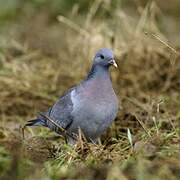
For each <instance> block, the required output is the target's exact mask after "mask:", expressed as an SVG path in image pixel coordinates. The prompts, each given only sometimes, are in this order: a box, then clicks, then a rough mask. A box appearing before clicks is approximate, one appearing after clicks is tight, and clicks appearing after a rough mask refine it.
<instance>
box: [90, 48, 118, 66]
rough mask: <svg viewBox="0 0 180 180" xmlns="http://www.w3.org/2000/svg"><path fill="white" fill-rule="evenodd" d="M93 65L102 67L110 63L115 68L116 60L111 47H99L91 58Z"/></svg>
mask: <svg viewBox="0 0 180 180" xmlns="http://www.w3.org/2000/svg"><path fill="white" fill-rule="evenodd" d="M93 64H94V65H100V66H104V67H110V66H111V65H113V66H115V67H116V68H117V64H116V61H115V59H114V54H113V52H112V50H111V49H108V48H103V49H100V50H99V51H98V52H97V53H96V55H95V57H94V60H93Z"/></svg>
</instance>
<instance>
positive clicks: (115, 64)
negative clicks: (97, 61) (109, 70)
mask: <svg viewBox="0 0 180 180" xmlns="http://www.w3.org/2000/svg"><path fill="white" fill-rule="evenodd" d="M109 64H111V65H113V66H114V67H116V68H117V67H118V65H117V63H116V61H115V60H114V59H111V60H110V61H109Z"/></svg>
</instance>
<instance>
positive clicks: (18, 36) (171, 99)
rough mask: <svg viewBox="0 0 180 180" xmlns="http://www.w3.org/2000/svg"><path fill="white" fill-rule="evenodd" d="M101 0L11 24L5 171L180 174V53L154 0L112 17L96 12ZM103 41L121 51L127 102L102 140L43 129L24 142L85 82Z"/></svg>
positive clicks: (1, 67) (1, 96) (1, 81)
mask: <svg viewBox="0 0 180 180" xmlns="http://www.w3.org/2000/svg"><path fill="white" fill-rule="evenodd" d="M107 2H108V1H107ZM101 3H102V1H101V0H97V1H95V2H94V4H93V5H92V6H91V8H90V10H89V12H88V13H87V15H86V17H84V16H81V17H77V14H76V13H77V12H76V11H75V10H74V11H72V14H70V15H69V18H67V17H64V16H58V20H59V22H58V21H56V22H54V21H53V22H50V20H52V19H51V16H49V15H48V13H47V11H46V10H45V11H42V12H38V13H37V12H36V13H33V14H29V13H25V14H24V16H23V17H19V18H18V23H17V22H15V23H14V24H13V23H11V25H9V26H7V27H5V28H4V29H5V31H4V32H3V33H2V35H1V37H0V39H1V44H0V92H1V93H0V100H1V104H0V110H1V113H0V115H1V120H0V144H1V145H0V173H1V174H2V178H4V179H8V178H9V179H12V177H13V178H16V179H94V178H95V179H105V178H106V179H110V180H111V179H122V180H126V179H179V178H180V174H179V172H180V166H179V160H180V155H179V149H180V147H179V142H180V138H179V130H180V129H179V125H180V110H179V109H180V94H179V92H180V79H179V76H180V56H179V51H180V50H179V49H178V47H176V46H175V47H173V46H172V45H170V44H171V43H169V42H168V41H167V39H166V37H165V36H164V35H163V34H162V33H161V32H160V30H159V29H158V24H157V21H156V16H157V13H158V12H157V9H158V8H157V5H156V4H155V3H154V2H152V3H149V4H147V5H146V7H144V8H143V7H141V8H140V7H139V8H138V9H139V11H138V14H136V15H137V17H134V18H132V17H130V16H129V15H128V13H127V12H126V11H124V10H123V9H120V7H118V8H117V9H116V10H114V11H111V16H112V18H107V19H106V20H105V19H103V18H95V16H96V13H97V11H98V9H99V8H100V6H101ZM106 6H107V4H105V7H106ZM7 29H8V30H7ZM146 32H147V33H146ZM157 37H158V38H157ZM101 47H111V48H112V49H113V50H114V51H115V53H116V59H117V61H118V65H119V69H118V70H117V71H116V70H114V69H112V71H111V74H112V80H113V85H114V88H115V90H116V92H117V94H118V97H119V99H120V100H121V102H122V107H123V109H122V110H120V111H119V114H118V117H117V119H116V121H115V123H114V124H113V125H112V126H111V128H110V129H109V130H108V132H106V134H105V135H104V136H103V137H102V138H101V143H100V144H99V145H96V144H89V143H87V142H83V141H82V139H80V140H79V141H78V143H77V145H76V146H75V147H70V146H68V145H66V144H65V142H64V140H63V138H57V137H54V133H52V132H49V131H48V130H47V129H45V128H36V129H28V130H27V131H26V132H25V140H23V139H22V134H21V133H20V129H19V126H20V125H22V124H24V123H25V121H26V120H28V119H31V118H32V117H34V116H35V115H36V113H37V112H39V111H43V110H45V109H46V108H48V107H49V106H50V105H52V104H53V102H54V101H55V100H56V99H57V98H58V97H59V95H61V94H62V93H63V92H64V91H65V90H66V89H67V88H69V87H71V86H72V85H74V84H77V83H78V82H79V81H80V80H81V79H83V77H84V76H85V75H86V73H87V71H88V69H89V68H90V65H91V58H92V55H93V54H94V52H96V50H97V49H99V48H101ZM85 61H86V62H85ZM128 129H129V130H128ZM127 131H128V133H127Z"/></svg>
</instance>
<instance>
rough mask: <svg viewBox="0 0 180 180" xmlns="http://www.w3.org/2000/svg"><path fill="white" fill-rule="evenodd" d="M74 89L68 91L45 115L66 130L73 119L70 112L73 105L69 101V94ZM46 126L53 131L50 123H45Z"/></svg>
mask: <svg viewBox="0 0 180 180" xmlns="http://www.w3.org/2000/svg"><path fill="white" fill-rule="evenodd" d="M73 89H74V88H72V89H70V90H69V91H68V92H66V94H64V95H63V96H62V97H60V99H59V100H58V101H57V102H56V103H55V104H54V105H53V106H52V107H51V108H49V110H48V111H47V112H45V115H47V116H49V117H50V118H51V119H52V120H53V121H54V122H55V123H56V124H58V125H59V126H60V127H62V128H64V129H67V128H68V127H69V126H70V125H71V123H72V121H73V117H72V115H71V112H72V111H73V103H72V100H71V92H72V90H73ZM47 126H48V127H50V128H51V129H55V128H56V127H53V126H54V125H53V124H52V123H51V122H48V121H47Z"/></svg>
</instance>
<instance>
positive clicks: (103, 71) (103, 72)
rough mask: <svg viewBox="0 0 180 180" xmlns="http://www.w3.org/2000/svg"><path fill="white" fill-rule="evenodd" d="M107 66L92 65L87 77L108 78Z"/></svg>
mask: <svg viewBox="0 0 180 180" xmlns="http://www.w3.org/2000/svg"><path fill="white" fill-rule="evenodd" d="M108 70H109V68H108V67H105V66H100V65H93V66H92V68H91V70H90V72H89V73H88V76H87V79H88V80H89V79H94V78H96V77H99V78H100V77H106V78H108V79H109V72H108Z"/></svg>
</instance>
